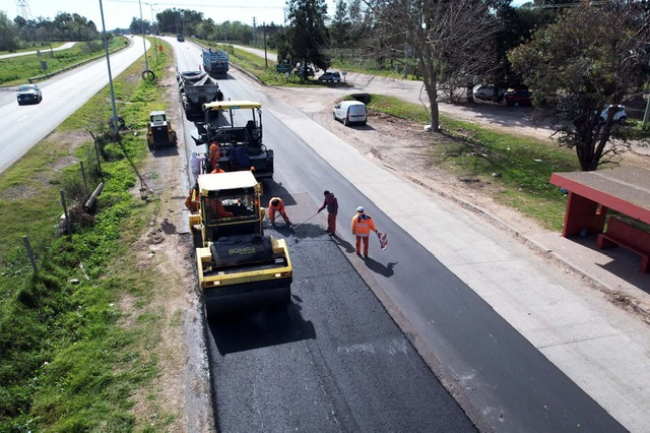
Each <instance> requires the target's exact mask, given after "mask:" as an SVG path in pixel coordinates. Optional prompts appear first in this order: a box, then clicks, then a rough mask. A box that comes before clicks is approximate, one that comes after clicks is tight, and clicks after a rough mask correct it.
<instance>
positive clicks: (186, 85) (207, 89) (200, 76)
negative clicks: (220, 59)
mask: <svg viewBox="0 0 650 433" xmlns="http://www.w3.org/2000/svg"><path fill="white" fill-rule="evenodd" d="M176 78H177V80H178V89H179V91H180V93H181V101H182V103H183V110H184V111H185V117H186V118H187V120H189V121H190V122H201V121H203V119H204V113H203V104H205V103H207V102H213V101H223V92H221V90H220V89H219V83H217V80H215V79H214V78H212V77H210V76H209V75H208V74H206V73H205V72H203V71H183V72H179V73H178V75H177V76H176Z"/></svg>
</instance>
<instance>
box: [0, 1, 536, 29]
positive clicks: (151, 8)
mask: <svg viewBox="0 0 650 433" xmlns="http://www.w3.org/2000/svg"><path fill="white" fill-rule="evenodd" d="M100 1H101V4H102V8H103V11H104V21H105V24H106V29H107V30H113V29H115V28H118V27H119V28H128V27H129V25H130V24H131V21H132V19H133V17H136V18H140V6H139V3H138V0H67V1H66V0H0V11H4V12H5V13H6V14H7V16H8V17H9V19H11V20H13V19H14V18H15V17H16V16H17V15H19V14H22V10H23V9H24V10H27V11H28V14H31V18H33V19H37V18H38V17H43V18H47V19H50V20H52V19H54V17H55V16H56V15H57V13H59V12H68V13H77V14H79V15H81V16H84V17H86V18H88V19H89V20H92V21H94V22H95V24H96V25H97V28H98V29H99V30H101V29H102V21H101V12H100V6H99V5H100ZM141 1H142V3H141V4H142V19H144V20H147V21H151V19H152V12H153V15H154V16H155V14H156V11H162V10H165V9H172V8H176V9H190V10H195V11H198V12H203V16H204V18H206V19H207V18H212V20H213V21H214V22H216V23H222V22H224V21H241V22H242V23H246V24H249V25H253V18H255V20H256V22H257V23H260V24H261V23H264V22H266V23H267V24H270V23H271V22H273V23H275V24H282V23H283V22H284V19H285V8H286V1H285V0H175V1H164V0H146V1H145V0H141ZM527 1H528V0H513V2H512V4H513V5H514V6H517V5H520V4H522V3H525V2H527ZM326 3H327V13H328V15H329V16H333V15H334V11H335V8H336V0H326ZM19 5H23V6H26V7H22V8H21V7H19Z"/></svg>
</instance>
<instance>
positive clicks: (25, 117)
mask: <svg viewBox="0 0 650 433" xmlns="http://www.w3.org/2000/svg"><path fill="white" fill-rule="evenodd" d="M27 117H28V116H23V117H21V118H20V119H18V120H16V123H18V122H22V121H23V120H25V119H27Z"/></svg>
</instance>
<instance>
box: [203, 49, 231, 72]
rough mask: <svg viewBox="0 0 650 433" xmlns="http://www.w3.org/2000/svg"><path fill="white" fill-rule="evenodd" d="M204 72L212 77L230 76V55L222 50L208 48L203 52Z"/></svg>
mask: <svg viewBox="0 0 650 433" xmlns="http://www.w3.org/2000/svg"><path fill="white" fill-rule="evenodd" d="M202 56H203V70H204V71H205V72H207V73H208V74H210V76H212V77H215V78H219V77H226V76H227V75H228V66H229V64H230V60H229V58H228V53H226V52H225V51H222V50H218V49H217V50H213V49H212V48H208V49H207V50H203V54H202Z"/></svg>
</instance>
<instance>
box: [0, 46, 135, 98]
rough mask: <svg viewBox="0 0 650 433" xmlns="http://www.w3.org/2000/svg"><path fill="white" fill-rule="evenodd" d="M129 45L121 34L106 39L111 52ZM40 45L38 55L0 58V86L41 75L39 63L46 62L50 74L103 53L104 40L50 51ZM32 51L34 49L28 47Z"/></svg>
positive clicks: (21, 81) (13, 84)
mask: <svg viewBox="0 0 650 433" xmlns="http://www.w3.org/2000/svg"><path fill="white" fill-rule="evenodd" d="M128 44H129V41H128V39H127V38H125V37H123V36H117V37H113V38H111V39H110V40H109V46H108V48H109V50H110V51H111V52H112V51H115V50H118V49H120V48H123V47H125V46H127V45H128ZM49 48H50V47H49V45H48V46H47V48H43V47H41V48H40V49H39V51H40V54H38V55H37V54H26V55H23V56H16V57H9V58H6V59H2V60H1V61H0V86H15V85H18V84H24V83H26V82H27V79H28V78H32V77H37V76H41V75H44V74H45V72H44V71H43V68H42V64H41V62H46V63H47V69H48V71H49V72H50V73H52V72H54V71H58V70H61V69H64V68H67V67H69V66H73V65H76V64H77V63H81V62H84V61H86V60H89V59H92V58H95V57H100V56H102V55H104V54H105V51H104V43H103V42H102V41H101V40H96V41H89V42H78V43H76V44H75V45H74V46H72V47H71V48H69V49H66V50H59V51H50V49H49ZM32 51H35V50H34V49H32Z"/></svg>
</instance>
